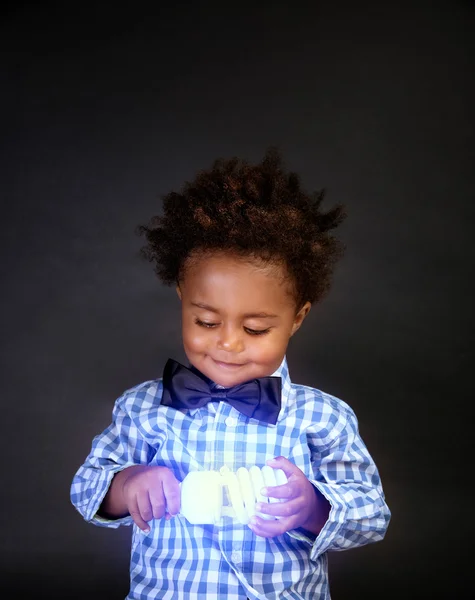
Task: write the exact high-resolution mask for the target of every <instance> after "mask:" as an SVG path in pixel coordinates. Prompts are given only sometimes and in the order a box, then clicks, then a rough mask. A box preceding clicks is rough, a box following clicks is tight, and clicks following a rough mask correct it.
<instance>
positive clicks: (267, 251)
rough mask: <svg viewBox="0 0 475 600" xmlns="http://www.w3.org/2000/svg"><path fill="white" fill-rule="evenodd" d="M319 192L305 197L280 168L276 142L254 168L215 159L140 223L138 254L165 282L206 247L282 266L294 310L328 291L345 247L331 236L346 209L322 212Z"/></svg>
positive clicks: (295, 179) (179, 275) (172, 281)
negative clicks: (161, 211)
mask: <svg viewBox="0 0 475 600" xmlns="http://www.w3.org/2000/svg"><path fill="white" fill-rule="evenodd" d="M323 198H324V190H322V191H319V192H314V193H312V194H310V195H309V194H307V193H305V192H304V191H303V190H302V189H301V186H300V178H299V176H298V174H297V173H293V172H289V173H285V172H284V167H283V163H282V158H281V156H280V152H279V150H278V149H277V148H275V147H271V148H269V149H268V150H267V152H266V153H265V156H264V158H263V159H262V161H261V162H260V163H259V164H257V165H255V166H254V165H250V164H249V163H248V162H246V161H245V160H241V159H238V158H236V157H234V158H231V159H229V160H225V159H223V158H219V159H217V160H215V161H214V163H213V165H212V167H211V169H210V170H202V171H199V172H198V174H197V175H196V177H195V179H194V180H193V181H191V182H185V184H184V186H183V188H182V190H181V191H180V192H179V193H176V192H170V193H169V194H167V195H165V196H163V197H162V200H163V208H164V214H163V216H155V217H153V218H152V219H151V221H150V223H149V226H144V225H139V226H138V227H137V230H136V232H137V234H138V235H145V236H146V239H147V242H148V243H147V245H146V246H144V247H143V248H142V249H141V250H140V254H141V256H142V257H143V258H145V259H146V260H148V261H150V262H152V263H154V264H155V268H154V270H155V273H156V274H157V276H158V277H159V279H161V281H162V282H163V283H164V284H166V285H176V284H179V283H180V282H181V281H183V278H184V274H185V272H186V270H187V269H188V268H192V265H193V260H196V259H200V258H201V257H203V255H204V254H206V253H215V252H225V253H228V254H230V255H233V256H236V257H239V258H242V259H244V260H249V261H250V262H256V261H257V262H259V263H262V264H263V265H265V266H268V267H271V268H273V267H278V268H281V267H283V269H284V271H283V272H284V273H285V278H286V279H287V281H288V282H289V284H290V286H289V293H290V294H291V296H292V298H293V300H294V302H295V307H296V313H297V312H298V311H299V310H300V308H301V307H302V306H303V305H304V304H305V303H306V302H310V303H311V304H313V303H316V302H318V301H319V300H321V298H322V297H323V296H324V295H325V294H326V293H327V292H328V290H329V289H330V284H331V277H332V273H333V270H334V266H335V263H336V262H337V260H338V259H339V258H340V257H341V256H342V255H343V253H344V250H345V246H344V245H343V244H342V243H341V242H340V241H339V240H337V239H336V238H334V237H333V236H332V235H330V234H329V231H330V230H331V229H334V228H335V227H337V226H338V225H339V224H340V223H341V222H342V221H343V220H344V218H345V217H346V214H345V208H344V206H342V205H337V206H335V207H334V208H333V209H331V210H329V211H328V212H322V211H321V210H320V205H321V203H322V201H323ZM280 272H281V273H282V270H280Z"/></svg>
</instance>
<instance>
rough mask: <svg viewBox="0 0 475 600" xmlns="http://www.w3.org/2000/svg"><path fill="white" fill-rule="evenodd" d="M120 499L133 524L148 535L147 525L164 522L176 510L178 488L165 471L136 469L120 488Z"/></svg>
mask: <svg viewBox="0 0 475 600" xmlns="http://www.w3.org/2000/svg"><path fill="white" fill-rule="evenodd" d="M122 497H123V500H124V502H125V504H126V506H127V510H128V511H129V514H130V516H131V517H132V519H133V520H134V523H135V524H136V525H137V527H139V528H140V529H142V531H145V532H146V533H148V532H149V531H150V527H149V526H148V524H147V521H151V520H152V519H161V518H162V517H163V516H164V515H165V518H166V519H167V520H169V519H171V517H173V516H175V515H176V514H177V513H178V512H179V510H180V486H179V483H178V480H177V479H176V477H175V475H174V474H173V472H172V471H171V470H170V469H169V468H168V467H148V466H144V467H141V468H140V467H139V468H136V469H135V470H133V471H132V472H131V474H130V476H129V477H127V478H126V479H125V480H124V482H123V484H122Z"/></svg>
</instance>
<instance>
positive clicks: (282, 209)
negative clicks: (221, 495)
mask: <svg viewBox="0 0 475 600" xmlns="http://www.w3.org/2000/svg"><path fill="white" fill-rule="evenodd" d="M322 200H323V193H314V194H312V195H309V194H307V193H305V192H304V191H303V190H302V188H301V185H300V179H299V177H298V175H297V174H296V173H293V172H290V173H286V172H285V170H284V167H283V163H282V159H281V156H280V154H279V152H278V150H277V149H275V148H270V149H269V150H268V151H267V152H266V154H265V156H264V158H263V160H262V161H261V162H260V163H259V164H257V165H250V164H248V163H247V162H246V161H243V160H239V159H237V158H233V159H231V160H223V159H218V160H216V161H215V162H214V164H213V166H212V168H211V169H210V170H207V171H201V172H199V173H198V175H197V176H196V178H195V179H194V180H193V181H192V182H187V183H186V184H185V185H184V186H183V189H182V190H181V191H180V192H179V193H175V192H171V193H169V194H168V195H166V196H165V197H164V198H163V206H164V213H163V216H161V217H154V218H153V219H152V221H151V222H150V224H149V225H148V226H141V227H139V233H140V234H144V235H145V236H146V240H147V245H146V246H145V247H144V248H143V249H142V254H143V256H144V257H145V258H146V259H148V260H150V261H151V262H152V263H154V266H155V272H156V274H157V275H158V277H159V278H160V280H161V281H162V282H163V283H165V284H167V285H175V286H176V290H177V294H178V297H179V299H180V301H181V307H182V336H183V345H184V350H185V354H186V356H187V358H188V361H189V365H188V366H185V365H181V364H179V363H177V362H176V361H173V360H169V361H168V362H167V364H166V366H165V369H164V371H163V377H160V378H156V379H153V380H150V381H146V382H145V383H141V384H139V385H137V386H135V387H133V388H131V389H129V390H127V391H125V392H124V393H123V394H122V395H121V396H120V397H119V398H118V399H117V400H116V402H115V405H114V408H113V413H112V422H111V424H110V425H109V427H107V429H106V430H105V431H104V432H103V433H101V434H100V435H98V436H96V437H95V438H94V440H93V444H92V449H91V452H90V454H89V455H88V457H87V458H86V460H85V462H84V464H83V465H82V466H81V467H80V468H79V470H78V471H77V473H76V475H75V477H74V480H73V483H72V487H71V500H72V502H73V504H74V506H75V507H76V509H77V510H78V511H79V512H80V513H81V515H82V516H83V517H84V519H85V520H86V521H88V522H91V523H93V524H95V525H99V526H103V527H113V528H115V527H119V526H120V525H133V532H132V549H131V562H130V591H129V594H128V595H127V600H152V599H153V600H155V599H158V598H161V599H166V600H180V599H183V600H185V599H186V600H203V599H211V600H213V599H215V600H221V599H232V600H234V599H235V600H246V598H249V599H252V600H257V599H259V600H260V599H269V600H270V599H272V600H273V599H277V598H282V599H289V600H290V599H293V600H297V599H302V600H304V599H305V600H310V599H312V600H317V599H319V600H328V599H329V598H330V591H329V583H328V564H327V552H328V551H330V550H346V549H348V548H353V547H357V546H362V545H363V544H367V543H370V542H376V541H379V540H381V539H383V537H384V535H385V532H386V529H387V526H388V523H389V519H390V511H389V509H388V507H387V505H386V503H385V498H384V493H383V490H382V486H381V482H380V478H379V474H378V470H377V468H376V466H375V464H374V462H373V460H372V458H371V456H370V454H369V453H368V450H367V449H366V447H365V445H364V443H363V441H362V439H361V437H360V435H359V432H358V423H357V419H356V417H355V414H354V412H353V411H352V409H351V408H350V407H349V406H348V405H347V404H346V403H345V402H343V401H342V400H340V399H338V398H335V397H334V396H331V395H329V394H327V393H325V392H322V391H320V390H318V389H314V388H311V387H308V386H304V385H299V384H295V383H292V381H291V379H290V374H289V368H288V365H287V360H286V350H287V345H288V343H289V340H290V338H291V337H292V336H293V335H294V334H295V333H296V332H297V331H298V330H299V328H300V327H301V326H302V324H303V322H304V320H305V317H306V316H307V315H308V313H309V311H310V308H311V306H312V305H313V304H316V303H317V302H318V301H319V300H320V299H321V298H322V297H323V296H324V295H325V294H326V293H327V291H328V290H329V287H330V281H331V276H332V272H333V269H334V266H335V263H336V261H337V259H338V258H340V256H342V254H343V245H342V244H341V242H339V241H338V240H337V239H335V238H334V237H333V236H332V235H330V233H329V232H330V231H331V230H332V229H334V228H335V227H337V226H338V225H339V224H340V223H341V222H342V220H343V219H344V217H345V213H344V209H343V207H342V206H337V207H335V208H333V209H332V210H329V211H327V212H323V211H322V210H321V203H322ZM266 464H267V465H269V466H270V467H272V468H275V469H277V468H278V469H282V470H283V472H284V473H285V475H286V477H287V483H285V484H281V485H275V486H268V487H267V488H264V489H263V490H262V495H263V498H264V499H265V498H268V499H269V502H260V503H259V504H258V505H257V506H256V510H257V513H256V514H255V515H254V516H253V517H252V518H251V519H250V521H249V523H247V524H243V523H241V522H239V521H238V520H236V519H233V518H231V517H229V516H224V517H222V518H221V520H220V521H219V522H218V523H216V524H213V525H211V524H192V523H190V522H189V521H188V520H187V519H186V518H185V517H184V516H183V515H182V514H180V486H179V482H181V481H183V479H184V478H185V476H186V475H187V474H188V473H189V472H191V471H208V470H217V471H219V469H220V468H221V467H223V466H226V467H227V468H229V469H230V470H231V471H236V470H237V469H238V468H239V467H243V466H244V467H245V468H250V467H251V466H252V465H257V466H258V467H262V466H264V465H266ZM261 500H262V498H261Z"/></svg>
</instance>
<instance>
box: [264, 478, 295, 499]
mask: <svg viewBox="0 0 475 600" xmlns="http://www.w3.org/2000/svg"><path fill="white" fill-rule="evenodd" d="M262 495H263V496H267V497H269V498H282V499H284V500H291V499H292V498H297V496H299V495H300V493H299V489H298V487H297V486H296V485H295V482H291V483H284V484H283V485H268V486H267V487H266V488H264V490H263V494H262Z"/></svg>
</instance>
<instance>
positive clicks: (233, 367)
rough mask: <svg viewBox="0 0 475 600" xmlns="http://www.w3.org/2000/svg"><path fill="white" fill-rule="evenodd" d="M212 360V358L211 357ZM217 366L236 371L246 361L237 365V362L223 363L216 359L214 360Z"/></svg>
mask: <svg viewBox="0 0 475 600" xmlns="http://www.w3.org/2000/svg"><path fill="white" fill-rule="evenodd" d="M213 360H214V359H213ZM214 362H215V363H216V364H217V365H218V367H221V368H222V369H227V370H229V371H236V370H237V369H239V368H240V367H243V366H244V365H245V364H246V363H243V364H240V365H237V364H233V363H223V362H219V361H217V360H215V361H214Z"/></svg>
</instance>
